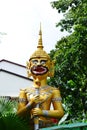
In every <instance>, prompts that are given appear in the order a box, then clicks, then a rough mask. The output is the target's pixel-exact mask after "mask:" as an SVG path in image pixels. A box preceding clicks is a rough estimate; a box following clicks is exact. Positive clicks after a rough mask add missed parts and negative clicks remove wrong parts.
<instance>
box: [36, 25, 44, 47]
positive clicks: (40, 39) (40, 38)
mask: <svg viewBox="0 0 87 130" xmlns="http://www.w3.org/2000/svg"><path fill="white" fill-rule="evenodd" d="M37 48H39V49H43V44H42V30H41V23H40V31H39V40H38V46H37Z"/></svg>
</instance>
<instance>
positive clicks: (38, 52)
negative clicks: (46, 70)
mask: <svg viewBox="0 0 87 130" xmlns="http://www.w3.org/2000/svg"><path fill="white" fill-rule="evenodd" d="M40 57H43V58H46V59H49V60H50V56H49V55H48V54H47V53H46V51H44V50H43V44H42V31H41V24H40V31H39V40H38V45H37V50H36V51H35V52H34V53H33V54H32V55H31V56H30V59H29V60H31V59H33V58H40Z"/></svg>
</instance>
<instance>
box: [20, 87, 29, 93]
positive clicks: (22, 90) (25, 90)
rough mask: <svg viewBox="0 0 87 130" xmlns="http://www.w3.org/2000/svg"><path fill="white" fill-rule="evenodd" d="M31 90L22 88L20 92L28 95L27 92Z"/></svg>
mask: <svg viewBox="0 0 87 130" xmlns="http://www.w3.org/2000/svg"><path fill="white" fill-rule="evenodd" d="M30 90H31V87H26V88H21V89H20V92H25V93H27V92H28V91H30Z"/></svg>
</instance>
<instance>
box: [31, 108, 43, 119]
mask: <svg viewBox="0 0 87 130" xmlns="http://www.w3.org/2000/svg"><path fill="white" fill-rule="evenodd" d="M31 113H32V115H33V117H34V116H41V115H42V113H43V112H42V110H41V109H40V108H34V109H32V112H31Z"/></svg>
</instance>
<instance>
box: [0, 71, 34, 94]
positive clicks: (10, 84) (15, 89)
mask: <svg viewBox="0 0 87 130" xmlns="http://www.w3.org/2000/svg"><path fill="white" fill-rule="evenodd" d="M32 84H33V82H32V81H31V80H28V79H24V78H22V77H18V76H16V75H12V74H9V73H6V72H3V71H1V72H0V96H18V95H19V91H20V89H21V88H26V87H32Z"/></svg>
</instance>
